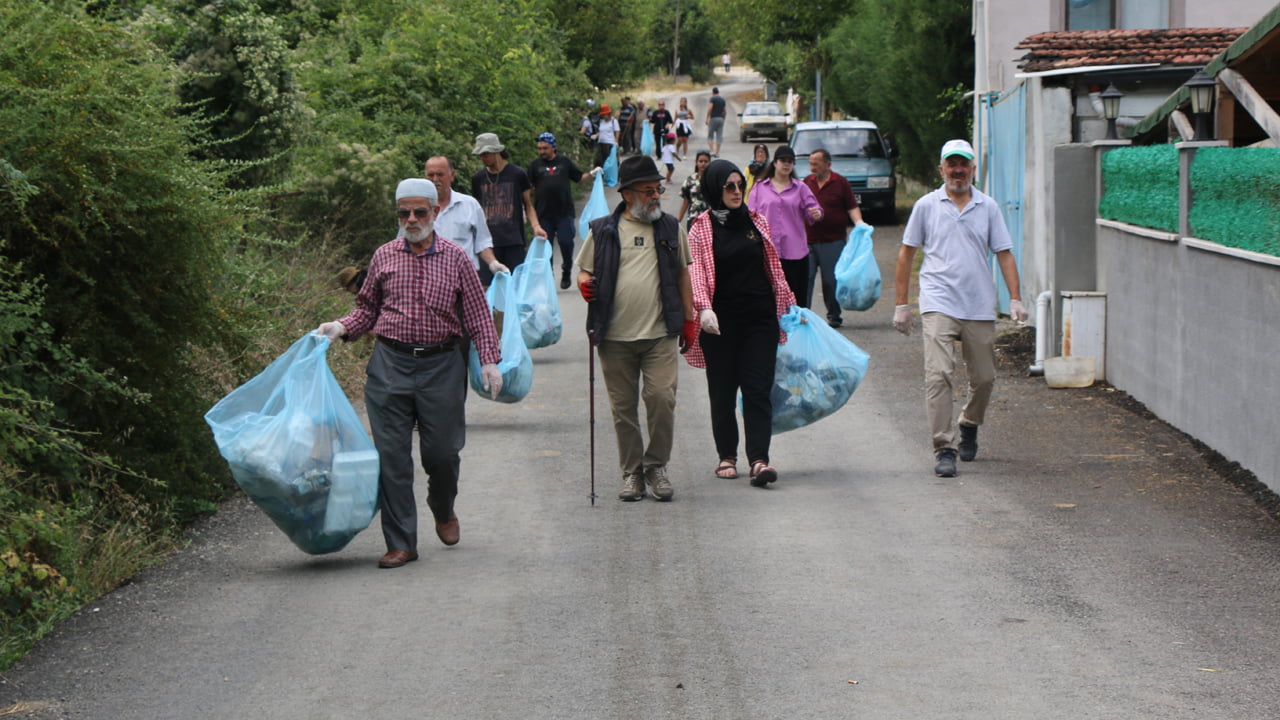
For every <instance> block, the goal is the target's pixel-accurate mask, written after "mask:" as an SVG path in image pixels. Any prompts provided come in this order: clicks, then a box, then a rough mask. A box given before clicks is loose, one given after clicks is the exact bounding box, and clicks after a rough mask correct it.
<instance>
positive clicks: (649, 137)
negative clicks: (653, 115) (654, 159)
mask: <svg viewBox="0 0 1280 720" xmlns="http://www.w3.org/2000/svg"><path fill="white" fill-rule="evenodd" d="M640 154H641V155H652V154H653V128H652V127H650V126H649V121H648V120H645V121H644V126H643V127H642V128H641V129H640Z"/></svg>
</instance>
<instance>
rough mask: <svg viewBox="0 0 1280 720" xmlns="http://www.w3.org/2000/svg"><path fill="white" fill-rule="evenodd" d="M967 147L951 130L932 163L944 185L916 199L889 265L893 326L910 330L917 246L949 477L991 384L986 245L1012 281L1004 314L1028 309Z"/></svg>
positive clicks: (991, 311)
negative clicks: (963, 390) (959, 353)
mask: <svg viewBox="0 0 1280 720" xmlns="http://www.w3.org/2000/svg"><path fill="white" fill-rule="evenodd" d="M973 160H974V155H973V147H972V146H971V145H970V144H969V142H968V141H967V140H948V141H947V142H946V144H944V145H943V146H942V156H941V162H940V164H939V165H938V172H939V173H940V174H941V175H942V180H943V185H942V187H940V188H938V189H937V190H934V191H933V192H931V193H929V194H928V195H925V196H924V197H922V198H920V199H919V200H918V201H916V204H915V207H913V208H912V209H911V218H910V219H909V220H908V221H907V227H906V230H904V231H903V233H902V247H901V248H899V250H898V266H897V269H896V272H895V274H894V281H895V287H896V289H895V295H896V305H895V306H894V309H893V326H894V328H896V329H897V330H898V332H900V333H903V334H904V335H910V334H911V328H912V325H913V324H914V323H913V320H912V318H911V306H910V305H909V304H908V297H909V296H908V290H909V289H910V285H911V269H912V266H913V262H914V260H915V254H916V250H917V249H923V250H924V262H923V263H922V264H921V265H920V275H919V284H920V295H919V303H920V323H921V328H922V331H923V335H924V377H925V400H926V407H927V409H928V416H929V433H930V435H931V436H932V438H931V439H932V441H933V451H934V458H935V460H936V464H935V465H934V469H933V472H934V474H935V475H937V476H938V477H955V475H956V472H957V471H956V456H957V455H959V458H960V459H961V460H964V461H969V460H973V459H974V458H975V457H976V456H977V454H978V426H979V425H981V424H982V422H983V420H984V419H985V417H986V411H987V405H988V403H989V401H990V399H991V390H992V388H993V387H994V385H995V379H996V364H995V337H996V329H995V320H996V288H995V283H994V282H992V279H991V267H990V265H989V264H988V260H987V256H988V253H991V254H994V255H995V258H996V263H997V264H998V265H999V267H1000V272H1001V274H1002V275H1003V277H1004V284H1005V287H1007V288H1008V289H1009V297H1010V301H1009V315H1010V317H1012V318H1013V319H1014V320H1015V321H1017V322H1024V321H1025V320H1026V319H1027V310H1026V308H1024V307H1023V305H1022V299H1021V297H1022V296H1021V291H1020V289H1019V285H1018V282H1019V281H1018V263H1017V260H1016V259H1014V257H1013V252H1012V248H1013V240H1012V239H1011V238H1010V237H1009V230H1008V228H1006V227H1005V224H1004V219H1003V217H1002V216H1001V215H1000V207H999V205H998V204H997V203H996V201H995V200H993V199H992V198H991V196H989V195H987V194H985V193H983V192H982V191H981V190H978V189H977V188H975V187H973V185H972V184H971V183H972V182H973V174H974V169H975V166H974V162H973ZM957 342H959V343H960V344H961V347H962V350H963V353H964V361H965V365H966V368H967V371H968V372H967V373H966V374H967V376H968V383H969V397H968V399H967V400H966V401H965V404H964V407H963V408H962V409H961V411H960V419H959V421H958V424H959V428H960V433H959V436H960V440H959V442H958V443H957V442H956V425H957V421H956V420H954V419H953V418H952V395H953V388H954V385H955V382H954V380H955V366H956V343H957Z"/></svg>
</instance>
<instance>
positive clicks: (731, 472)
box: [715, 458, 738, 480]
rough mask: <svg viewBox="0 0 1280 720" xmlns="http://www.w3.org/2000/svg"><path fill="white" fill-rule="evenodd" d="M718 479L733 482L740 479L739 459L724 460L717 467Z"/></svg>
mask: <svg viewBox="0 0 1280 720" xmlns="http://www.w3.org/2000/svg"><path fill="white" fill-rule="evenodd" d="M715 473H716V477H718V478H724V479H725V480H732V479H734V478H736V477H738V458H724V459H723V460H721V461H720V464H719V465H717V466H716V470H715Z"/></svg>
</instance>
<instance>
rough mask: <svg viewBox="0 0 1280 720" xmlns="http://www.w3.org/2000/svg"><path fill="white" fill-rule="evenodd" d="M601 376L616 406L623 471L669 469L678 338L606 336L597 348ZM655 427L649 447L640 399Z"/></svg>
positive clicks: (615, 425) (611, 403) (615, 426)
mask: <svg viewBox="0 0 1280 720" xmlns="http://www.w3.org/2000/svg"><path fill="white" fill-rule="evenodd" d="M597 353H598V355H599V357H600V375H601V376H602V377H603V378H604V386H605V389H606V390H607V391H608V393H609V406H610V408H611V409H612V410H613V431H614V434H615V435H617V438H618V465H619V466H620V467H621V468H622V472H624V473H628V472H640V471H641V470H643V469H644V468H649V467H666V464H667V462H668V461H669V460H671V444H672V442H673V440H674V438H675V425H676V380H677V378H678V377H679V373H678V370H679V364H678V361H679V358H680V352H679V348H678V347H677V343H676V338H673V337H669V338H659V339H657V340H634V341H630V342H619V341H616V340H605V341H603V342H601V343H600V346H599V347H598V348H597ZM641 399H643V400H644V414H645V420H646V421H647V423H646V424H647V425H648V428H649V443H648V444H647V445H646V444H645V441H644V436H643V435H642V434H641V432H640V400H641Z"/></svg>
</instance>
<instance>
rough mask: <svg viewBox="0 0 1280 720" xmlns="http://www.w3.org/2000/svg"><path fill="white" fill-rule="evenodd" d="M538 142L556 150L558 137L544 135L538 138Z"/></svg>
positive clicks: (549, 134)
mask: <svg viewBox="0 0 1280 720" xmlns="http://www.w3.org/2000/svg"><path fill="white" fill-rule="evenodd" d="M538 142H544V143H546V144H548V145H550V146H551V149H553V150H554V149H555V147H556V136H555V135H552V134H551V133H549V132H546V133H542V134H541V135H539V136H538Z"/></svg>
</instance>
